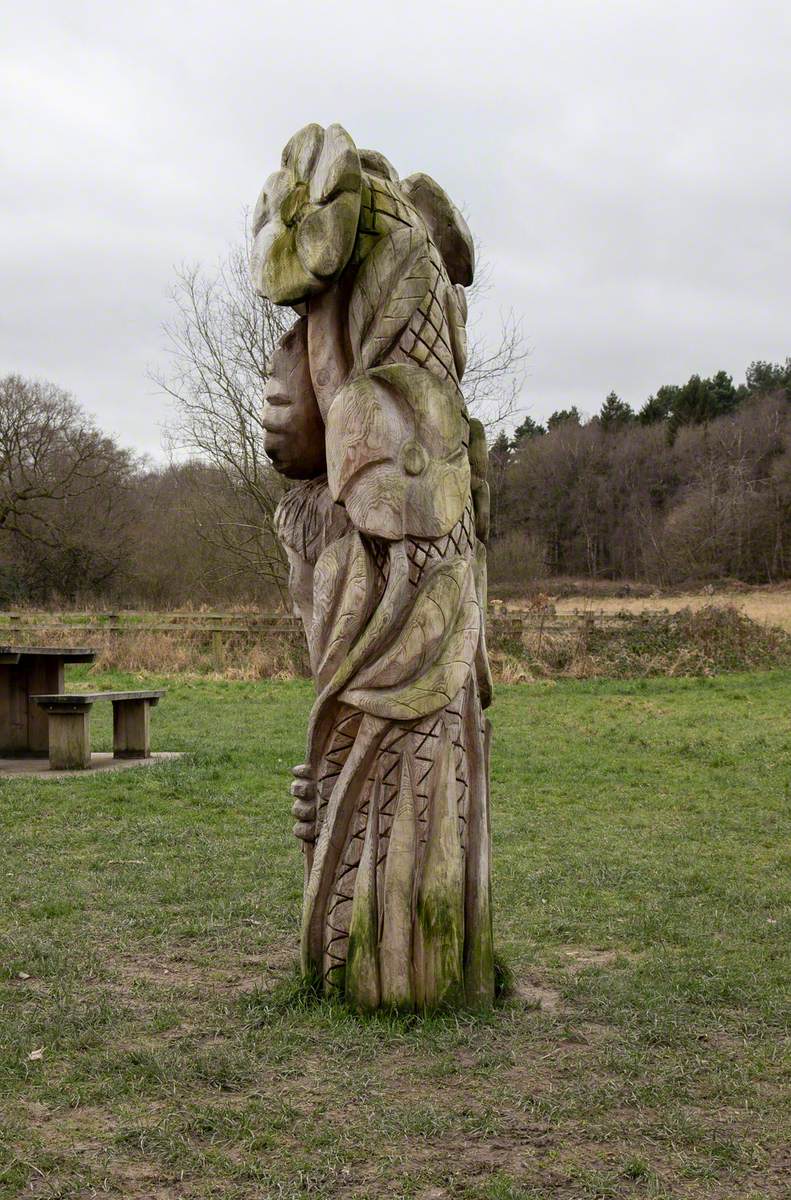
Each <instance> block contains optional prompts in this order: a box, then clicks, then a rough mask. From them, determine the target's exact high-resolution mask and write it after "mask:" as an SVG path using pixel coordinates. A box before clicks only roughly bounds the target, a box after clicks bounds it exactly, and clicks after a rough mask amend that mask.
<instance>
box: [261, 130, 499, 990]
mask: <svg viewBox="0 0 791 1200" xmlns="http://www.w3.org/2000/svg"><path fill="white" fill-rule="evenodd" d="M253 233H254V237H255V242H254V247H253V260H252V271H253V279H254V283H255V285H256V288H257V289H258V291H259V292H260V293H261V294H262V295H263V296H266V297H268V298H269V299H270V300H271V301H273V302H274V303H275V304H283V305H290V306H292V307H293V308H294V309H295V310H296V312H297V313H298V314H299V319H298V321H297V323H296V324H295V325H294V326H293V327H292V329H291V330H290V331H289V332H288V334H287V335H286V336H285V337H284V338H283V340H282V342H281V344H280V346H279V347H278V349H277V351H276V353H275V355H274V357H273V361H272V364H271V374H270V381H269V384H268V387H267V395H266V405H265V414H264V425H265V428H266V430H267V435H266V443H265V444H266V450H267V453H268V454H269V456H270V458H271V459H272V462H273V463H274V465H275V466H276V468H277V469H278V470H279V471H280V472H281V473H282V474H283V475H286V476H288V477H289V478H292V479H296V480H299V481H301V482H299V483H298V484H296V485H295V486H294V487H292V489H291V490H290V491H288V492H287V493H286V495H285V498H284V499H283V501H282V502H281V505H280V507H279V510H278V514H277V529H278V535H279V537H280V539H281V541H282V543H283V544H284V546H285V548H286V550H287V553H288V557H289V562H290V567H291V581H290V586H291V593H292V597H293V601H294V605H295V608H296V609H297V611H298V612H299V614H300V616H301V617H302V620H303V622H304V625H305V631H306V634H307V640H308V644H309V648H310V656H311V664H312V669H313V674H314V678H315V683H316V691H317V697H316V701H315V703H314V706H313V710H312V713H311V717H310V724H309V730H308V739H307V741H308V748H307V762H306V763H305V764H304V765H303V766H299V767H295V768H294V775H295V782H294V783H293V785H292V794H293V795H294V796H295V797H296V799H295V802H294V815H295V816H296V817H297V825H296V827H295V833H296V835H297V837H299V838H301V839H302V840H303V842H304V843H305V855H306V877H305V896H304V910H303V926H302V963H303V970H304V972H305V974H306V975H309V976H313V977H319V978H320V979H321V980H322V981H323V987H324V990H325V991H326V992H328V993H336V994H340V995H343V996H345V997H346V999H347V1001H348V1002H349V1003H350V1004H351V1005H352V1006H354V1007H356V1008H358V1009H374V1008H378V1007H393V1008H398V1009H406V1010H409V1009H418V1010H420V1009H429V1008H436V1007H440V1006H455V1005H459V1006H461V1005H469V1006H473V1007H481V1006H486V1005H489V1004H491V1002H492V999H493V993H494V980H493V956H492V919H491V900H490V882H489V858H490V854H489V791H488V761H487V760H488V740H489V726H488V722H487V721H486V720H485V719H484V717H483V713H482V709H483V707H485V706H486V705H487V704H488V703H489V701H490V698H491V680H490V674H489V669H488V662H487V656H486V648H485V643H484V624H483V612H484V609H485V593H486V551H485V548H484V543H485V541H486V536H487V524H488V508H489V493H488V486H487V483H486V442H485V438H484V432H483V428H482V427H481V425H480V423H479V422H477V421H471V420H470V419H469V417H468V415H467V411H466V408H465V404H464V398H463V396H462V393H461V390H460V381H461V378H462V375H463V373H464V366H465V357H466V334H465V319H466V313H467V306H466V300H465V293H464V288H465V287H467V286H468V285H469V284H470V283H471V282H472V277H473V266H474V262H473V257H474V256H473V244H472V240H471V237H470V233H469V230H468V228H467V225H466V223H465V221H464V219H463V217H462V216H461V214H460V213H459V212H458V210H457V209H456V208H455V207H454V205H453V204H452V203H451V201H450V200H449V198H448V196H447V195H446V194H445V192H444V191H443V190H442V188H440V187H439V186H438V184H436V183H435V182H434V180H433V179H431V178H429V176H427V175H422V174H418V175H411V176H410V177H409V178H408V179H399V178H398V175H397V173H396V171H395V170H394V169H393V167H392V166H391V164H390V163H389V162H388V161H387V159H386V158H384V156H383V155H381V154H379V153H376V152H373V151H368V150H358V149H357V147H356V146H355V144H354V142H353V141H352V139H351V137H350V136H349V135H348V133H346V131H345V130H344V129H342V128H341V126H339V125H330V126H329V127H328V128H327V129H323V128H322V127H321V126H319V125H308V126H306V127H305V128H304V129H301V130H300V131H299V132H298V133H296V134H295V135H294V137H293V138H292V139H291V140H290V141H289V143H288V145H287V146H286V148H285V150H284V151H283V156H282V162H281V167H280V169H279V170H278V171H276V172H275V173H274V174H273V175H271V176H270V178H269V179H268V180H267V182H266V185H265V187H264V190H263V192H262V194H261V197H260V199H259V201H258V204H257V206H256V210H255V215H254V227H253Z"/></svg>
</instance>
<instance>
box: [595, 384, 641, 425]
mask: <svg viewBox="0 0 791 1200" xmlns="http://www.w3.org/2000/svg"><path fill="white" fill-rule="evenodd" d="M633 420H634V413H633V412H632V410H631V408H630V407H629V405H628V404H627V403H626V401H625V400H622V399H621V397H620V396H619V395H618V394H617V393H616V392H610V394H609V395H608V396H607V398H606V400H605V401H604V404H602V406H601V409H600V410H599V422H600V424H601V427H602V429H621V428H622V427H623V426H624V425H628V424H629V422H630V421H633Z"/></svg>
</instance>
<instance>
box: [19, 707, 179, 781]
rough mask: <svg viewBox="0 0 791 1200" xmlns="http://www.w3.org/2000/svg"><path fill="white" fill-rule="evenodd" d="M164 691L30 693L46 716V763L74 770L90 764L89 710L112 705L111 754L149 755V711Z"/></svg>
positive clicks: (118, 755) (117, 756)
mask: <svg viewBox="0 0 791 1200" xmlns="http://www.w3.org/2000/svg"><path fill="white" fill-rule="evenodd" d="M164 694H165V693H164V692H71V693H68V692H59V693H56V694H53V695H49V696H31V700H34V701H35V702H36V704H37V705H38V706H39V708H42V709H43V710H44V712H45V713H47V715H48V716H49V765H50V768H51V770H53V771H74V770H80V769H83V768H85V767H90V765H91V709H92V707H93V705H94V704H95V703H96V701H97V700H110V701H112V705H113V757H114V758H150V757H151V745H150V738H149V711H150V709H151V708H152V707H153V706H154V705H155V704H157V703H158V702H159V700H160V699H161V697H162V696H164Z"/></svg>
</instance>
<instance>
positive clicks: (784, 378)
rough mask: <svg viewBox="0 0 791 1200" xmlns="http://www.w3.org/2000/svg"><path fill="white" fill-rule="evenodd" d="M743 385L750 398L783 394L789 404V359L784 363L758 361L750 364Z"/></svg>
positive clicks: (790, 394)
mask: <svg viewBox="0 0 791 1200" xmlns="http://www.w3.org/2000/svg"><path fill="white" fill-rule="evenodd" d="M745 384H746V388H745V390H746V391H747V393H748V394H749V395H751V396H757V395H765V394H766V393H768V392H784V393H785V398H786V400H788V401H789V403H791V358H787V359H786V360H785V363H770V362H761V361H760V360H759V361H757V362H752V363H750V365H749V367H748V368H747V370H746V372H745Z"/></svg>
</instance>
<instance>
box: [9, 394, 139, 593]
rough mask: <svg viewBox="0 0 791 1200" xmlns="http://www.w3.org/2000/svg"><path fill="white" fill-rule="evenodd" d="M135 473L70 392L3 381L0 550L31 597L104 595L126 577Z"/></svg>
mask: <svg viewBox="0 0 791 1200" xmlns="http://www.w3.org/2000/svg"><path fill="white" fill-rule="evenodd" d="M137 467H138V464H137V460H136V459H135V458H134V456H133V455H131V454H130V453H129V452H128V451H126V450H123V449H121V448H120V447H119V446H118V445H116V443H115V442H114V441H113V439H112V438H110V437H108V436H107V435H106V434H103V433H101V432H100V431H99V430H98V429H97V428H96V426H95V425H94V424H93V422H92V421H91V420H90V418H89V417H88V416H87V415H86V414H85V413H84V412H83V411H82V409H81V408H80V407H79V405H78V404H77V403H76V402H75V400H74V399H73V398H72V397H71V396H70V395H69V394H68V393H67V392H64V391H62V390H61V389H60V388H57V387H55V386H54V385H53V384H50V383H37V382H31V381H28V380H24V379H22V378H20V376H18V375H7V376H6V377H5V378H3V379H0V549H2V551H3V552H4V553H5V556H6V558H9V557H10V558H12V559H13V561H14V562H15V564H16V567H17V574H19V573H20V572H21V574H23V575H25V577H26V578H27V580H28V584H31V583H32V584H33V586H34V590H36V591H38V592H46V591H53V590H58V591H61V592H65V593H69V592H73V591H74V590H75V589H77V588H79V587H80V586H84V587H87V588H101V586H102V585H104V584H106V583H107V582H108V580H109V579H110V578H111V577H112V576H114V575H115V574H117V573H118V572H119V570H121V569H122V568H123V566H124V562H125V559H126V557H127V550H128V519H129V506H130V503H131V502H132V499H133V486H132V485H133V481H134V476H135V472H136V470H137Z"/></svg>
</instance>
